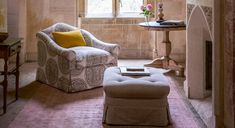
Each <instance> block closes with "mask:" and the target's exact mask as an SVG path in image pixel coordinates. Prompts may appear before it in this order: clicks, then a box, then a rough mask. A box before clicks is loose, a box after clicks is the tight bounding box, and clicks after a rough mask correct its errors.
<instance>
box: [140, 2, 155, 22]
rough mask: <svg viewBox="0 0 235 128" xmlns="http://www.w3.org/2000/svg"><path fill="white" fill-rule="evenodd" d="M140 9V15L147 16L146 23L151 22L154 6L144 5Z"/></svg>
mask: <svg viewBox="0 0 235 128" xmlns="http://www.w3.org/2000/svg"><path fill="white" fill-rule="evenodd" d="M140 9H141V11H142V12H141V13H140V14H142V15H144V16H145V22H149V19H150V17H151V16H153V12H152V10H153V6H152V4H147V5H142V6H141V7H140Z"/></svg>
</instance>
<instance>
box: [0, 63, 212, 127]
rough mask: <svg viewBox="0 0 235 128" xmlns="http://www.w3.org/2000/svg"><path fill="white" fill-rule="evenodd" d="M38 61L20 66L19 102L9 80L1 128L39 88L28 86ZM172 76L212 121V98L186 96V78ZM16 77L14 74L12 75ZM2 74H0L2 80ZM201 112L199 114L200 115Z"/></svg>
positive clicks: (196, 110)
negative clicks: (184, 84)
mask: <svg viewBox="0 0 235 128" xmlns="http://www.w3.org/2000/svg"><path fill="white" fill-rule="evenodd" d="M148 62H151V60H129V59H128V60H119V62H118V63H119V66H143V64H145V63H148ZM36 67H37V64H36V63H25V64H23V65H22V66H21V67H20V72H21V75H20V93H19V95H20V98H19V100H18V101H17V102H14V86H12V84H14V81H9V87H8V104H9V105H8V110H7V113H6V114H4V115H0V124H1V126H0V127H1V128H2V127H3V128H5V127H8V125H9V124H10V123H11V121H12V120H14V118H15V117H16V115H17V114H18V113H19V112H20V111H21V110H22V109H23V107H24V105H25V104H26V103H27V102H28V101H29V99H30V98H31V97H32V96H33V95H34V93H35V92H36V91H37V90H38V87H37V85H35V86H26V85H29V83H32V82H33V81H34V80H35V75H36ZM167 75H169V76H170V78H171V79H172V81H174V83H175V84H176V85H177V86H176V87H177V89H178V91H179V92H180V93H181V96H182V97H183V98H184V100H185V102H186V103H188V104H189V106H191V108H190V109H191V110H192V111H194V113H195V115H197V116H198V117H199V115H200V117H199V118H201V119H202V120H203V121H204V122H205V123H208V121H210V119H211V116H212V105H211V98H207V99H205V100H193V99H190V100H188V98H186V97H185V95H184V91H183V82H184V80H185V78H184V77H175V76H174V74H173V73H169V74H167ZM11 77H14V76H11ZM1 79H2V76H0V81H1ZM10 79H11V78H10ZM2 95H3V94H2V88H0V97H1V99H0V105H1V106H2V97H3V96H2ZM0 113H2V109H0ZM198 114H199V115H198ZM203 121H201V124H202V127H205V124H204V122H203Z"/></svg>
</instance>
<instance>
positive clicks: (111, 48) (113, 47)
mask: <svg viewBox="0 0 235 128" xmlns="http://www.w3.org/2000/svg"><path fill="white" fill-rule="evenodd" d="M82 33H83V34H84V36H87V37H89V39H90V42H91V45H92V47H95V48H99V49H102V50H105V51H107V52H110V53H111V54H112V55H114V56H118V53H119V50H120V46H119V45H118V44H112V43H107V42H103V41H101V40H98V39H97V38H96V37H95V36H93V35H92V34H91V33H89V32H88V31H86V30H83V29H82Z"/></svg>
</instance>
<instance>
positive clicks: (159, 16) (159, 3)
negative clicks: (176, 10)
mask: <svg viewBox="0 0 235 128" xmlns="http://www.w3.org/2000/svg"><path fill="white" fill-rule="evenodd" d="M162 12H163V2H162V0H160V1H159V2H158V9H157V16H158V18H157V22H158V23H161V22H163V21H164V19H163V17H164V14H163V13H162Z"/></svg>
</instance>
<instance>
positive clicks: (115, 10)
mask: <svg viewBox="0 0 235 128" xmlns="http://www.w3.org/2000/svg"><path fill="white" fill-rule="evenodd" d="M83 3H84V4H83V5H85V6H84V15H83V16H84V17H86V18H143V17H144V16H142V15H139V13H138V14H137V13H135V12H133V13H120V4H119V0H112V13H111V14H105V13H104V14H100V15H92V14H88V0H84V2H83ZM146 3H147V0H143V4H146Z"/></svg>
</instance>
